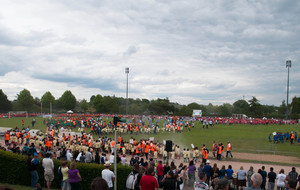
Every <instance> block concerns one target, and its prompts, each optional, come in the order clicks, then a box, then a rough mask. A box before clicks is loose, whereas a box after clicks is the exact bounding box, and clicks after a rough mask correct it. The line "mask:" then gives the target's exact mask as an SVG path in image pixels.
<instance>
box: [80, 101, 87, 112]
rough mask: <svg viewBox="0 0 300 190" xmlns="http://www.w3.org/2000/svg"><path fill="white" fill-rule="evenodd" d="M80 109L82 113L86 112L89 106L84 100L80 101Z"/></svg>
mask: <svg viewBox="0 0 300 190" xmlns="http://www.w3.org/2000/svg"><path fill="white" fill-rule="evenodd" d="M80 108H81V109H82V110H83V112H86V111H87V110H88V108H89V104H88V102H87V101H86V99H83V100H81V101H80Z"/></svg>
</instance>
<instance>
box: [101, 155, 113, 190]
mask: <svg viewBox="0 0 300 190" xmlns="http://www.w3.org/2000/svg"><path fill="white" fill-rule="evenodd" d="M104 167H105V169H104V170H102V173H101V174H102V178H103V179H105V181H106V182H107V184H108V187H109V189H110V190H113V181H115V174H114V172H112V171H110V170H109V168H110V162H109V161H107V162H105V164H104Z"/></svg>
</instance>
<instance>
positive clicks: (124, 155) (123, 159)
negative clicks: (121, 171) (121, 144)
mask: <svg viewBox="0 0 300 190" xmlns="http://www.w3.org/2000/svg"><path fill="white" fill-rule="evenodd" d="M121 163H122V165H123V166H125V165H126V163H127V158H126V154H123V156H122V158H121Z"/></svg>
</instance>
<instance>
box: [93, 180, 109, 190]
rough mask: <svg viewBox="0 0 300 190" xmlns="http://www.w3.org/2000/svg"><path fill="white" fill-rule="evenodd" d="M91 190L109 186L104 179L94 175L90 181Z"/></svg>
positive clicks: (103, 189)
mask: <svg viewBox="0 0 300 190" xmlns="http://www.w3.org/2000/svg"><path fill="white" fill-rule="evenodd" d="M91 190H109V187H108V184H107V182H106V181H105V179H103V178H101V177H96V178H95V179H94V180H93V181H92V183H91Z"/></svg>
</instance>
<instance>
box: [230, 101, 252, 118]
mask: <svg viewBox="0 0 300 190" xmlns="http://www.w3.org/2000/svg"><path fill="white" fill-rule="evenodd" d="M248 111H249V104H248V102H247V101H246V100H238V101H236V102H234V103H233V112H234V113H235V114H246V115H247V114H248Z"/></svg>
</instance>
